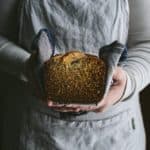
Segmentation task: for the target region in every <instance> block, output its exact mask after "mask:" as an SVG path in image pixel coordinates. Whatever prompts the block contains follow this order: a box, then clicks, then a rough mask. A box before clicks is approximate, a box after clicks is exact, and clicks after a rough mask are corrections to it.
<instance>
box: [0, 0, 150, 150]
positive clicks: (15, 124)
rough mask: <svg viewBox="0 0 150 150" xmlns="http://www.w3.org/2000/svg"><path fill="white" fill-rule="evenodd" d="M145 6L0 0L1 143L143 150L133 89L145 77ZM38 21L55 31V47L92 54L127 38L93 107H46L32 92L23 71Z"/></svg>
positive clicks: (148, 48)
mask: <svg viewBox="0 0 150 150" xmlns="http://www.w3.org/2000/svg"><path fill="white" fill-rule="evenodd" d="M149 6H150V1H148V0H143V1H140V0H134V1H133V0H130V1H129V2H128V0H122V1H117V0H116V1H104V0H92V1H90V0H88V1H81V0H76V1H71V0H64V1H59V0H55V1H51V0H44V1H41V0H22V1H19V0H14V1H10V0H5V1H4V0H1V2H0V11H1V16H0V33H1V37H0V70H1V79H0V80H1V81H0V82H1V84H0V86H1V97H2V100H3V102H4V118H5V119H4V121H3V144H2V149H4V150H12V149H14V150H17V149H21V150H38V149H39V150H42V149H43V150H56V149H57V150H70V149H71V150H85V149H87V150H99V149H101V150H108V149H110V150H117V149H120V150H127V149H129V150H145V131H144V126H143V120H142V115H141V108H140V102H139V92H140V91H141V90H142V89H143V88H144V87H146V86H147V85H148V84H149V83H150V78H149V76H150V69H149V65H150V33H149V32H150V30H149V27H150V21H149V20H148V18H149V17H150V12H149V11H150V10H149ZM129 12H130V13H129ZM42 28H48V29H49V30H50V31H51V32H53V34H54V35H55V37H56V41H57V42H56V50H57V52H58V53H63V52H66V51H67V50H70V49H72V48H74V49H81V50H83V51H85V52H87V53H91V54H94V55H98V49H99V48H100V47H102V46H104V45H107V44H110V43H112V42H113V41H115V40H118V41H120V42H121V43H123V44H127V47H128V58H127V60H126V61H124V62H123V64H122V65H121V66H122V67H116V69H115V70H114V74H113V79H114V81H116V82H115V84H114V85H112V86H111V88H110V91H109V92H108V94H107V95H106V96H105V97H104V98H103V100H102V101H101V102H100V103H99V105H98V106H89V107H82V106H80V105H65V106H62V105H56V104H54V103H53V102H52V101H49V102H48V103H47V106H46V105H43V104H42V102H41V101H39V99H38V97H36V96H33V94H32V92H31V91H32V90H31V87H29V86H28V84H26V82H25V81H24V78H23V76H24V73H25V71H24V69H25V66H26V64H27V62H28V60H29V59H30V58H31V57H30V56H32V50H33V49H31V45H32V41H33V39H34V37H35V36H36V34H37V33H38V32H39V30H40V29H42ZM30 71H31V70H30ZM80 111H84V112H85V111H86V113H78V112H80Z"/></svg>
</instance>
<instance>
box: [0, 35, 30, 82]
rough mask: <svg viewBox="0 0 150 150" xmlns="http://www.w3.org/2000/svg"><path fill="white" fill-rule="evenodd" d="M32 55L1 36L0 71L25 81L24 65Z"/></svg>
mask: <svg viewBox="0 0 150 150" xmlns="http://www.w3.org/2000/svg"><path fill="white" fill-rule="evenodd" d="M29 56H30V54H29V53H28V52H27V51H25V50H24V49H22V48H21V47H19V46H17V45H16V44H14V43H13V42H10V41H9V40H7V39H6V38H4V37H2V36H0V70H1V71H4V72H7V73H9V74H12V75H14V76H16V77H17V78H19V79H23V72H24V64H25V62H26V60H27V59H28V58H29Z"/></svg>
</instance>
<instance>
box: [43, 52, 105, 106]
mask: <svg viewBox="0 0 150 150" xmlns="http://www.w3.org/2000/svg"><path fill="white" fill-rule="evenodd" d="M106 70H107V69H106V64H105V63H104V61H103V60H102V59H100V58H98V57H97V56H94V55H91V54H87V53H84V52H81V51H79V50H70V51H69V52H67V53H65V54H56V55H54V56H52V57H51V58H50V59H49V60H48V61H47V62H46V63H45V64H44V84H45V91H46V99H47V100H52V101H54V102H58V103H59V104H70V103H71V104H93V103H94V104H97V103H98V102H99V101H100V100H101V99H102V97H103V95H104V89H105V82H106Z"/></svg>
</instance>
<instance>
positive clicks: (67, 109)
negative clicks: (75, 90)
mask: <svg viewBox="0 0 150 150" xmlns="http://www.w3.org/2000/svg"><path fill="white" fill-rule="evenodd" d="M53 109H54V110H56V111H60V112H79V111H80V109H72V108H65V107H61V108H58V107H53Z"/></svg>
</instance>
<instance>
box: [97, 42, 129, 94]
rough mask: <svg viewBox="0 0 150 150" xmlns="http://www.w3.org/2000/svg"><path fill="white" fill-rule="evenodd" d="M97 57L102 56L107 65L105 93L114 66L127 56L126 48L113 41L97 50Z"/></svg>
mask: <svg viewBox="0 0 150 150" xmlns="http://www.w3.org/2000/svg"><path fill="white" fill-rule="evenodd" d="M99 58H102V59H103V60H104V62H105V63H106V65H107V68H108V70H107V78H106V84H105V93H104V96H105V95H107V93H108V91H109V88H110V86H111V84H112V83H113V80H112V77H113V73H114V69H115V67H117V66H119V65H121V63H122V62H123V61H125V60H126V58H127V49H126V47H125V45H123V44H121V43H119V42H118V41H115V42H113V43H111V44H110V45H106V46H104V47H102V48H100V50H99Z"/></svg>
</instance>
